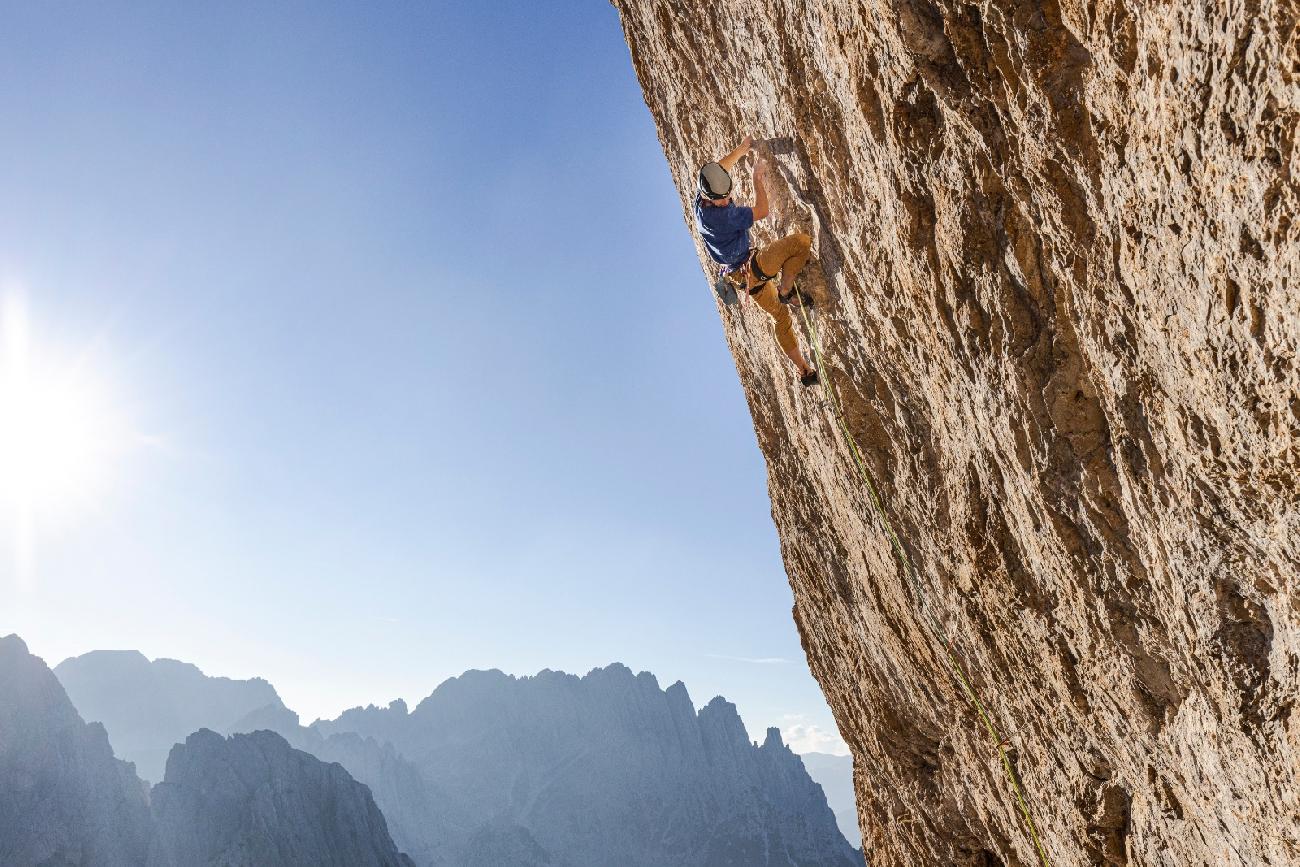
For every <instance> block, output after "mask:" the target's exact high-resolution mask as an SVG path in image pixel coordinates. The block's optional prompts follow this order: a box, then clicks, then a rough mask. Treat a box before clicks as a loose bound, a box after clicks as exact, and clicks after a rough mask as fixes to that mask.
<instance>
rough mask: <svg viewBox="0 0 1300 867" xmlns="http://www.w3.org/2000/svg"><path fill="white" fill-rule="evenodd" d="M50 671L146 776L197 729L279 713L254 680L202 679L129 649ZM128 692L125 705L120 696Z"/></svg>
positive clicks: (189, 669)
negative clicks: (110, 732)
mask: <svg viewBox="0 0 1300 867" xmlns="http://www.w3.org/2000/svg"><path fill="white" fill-rule="evenodd" d="M54 673H55V675H56V676H57V677H58V678H59V682H60V683H62V684H63V688H64V689H65V690H67V692H68V697H69V698H71V699H72V703H73V705H74V706H75V707H76V708H77V710H78V711H79V712H80V713H81V714H82V715H83V716H85V717H86V718H87V719H93V720H98V721H99V722H102V723H103V724H104V725H105V727H106V728H108V729H109V730H110V731H112V732H114V735H113V749H114V751H115V752H116V753H117V755H118V756H120V757H121V758H123V759H125V760H126V761H129V762H133V763H134V764H135V766H136V771H137V773H139V774H140V776H142V777H144V778H145V779H146V780H150V781H152V782H157V781H159V780H161V779H162V777H163V771H164V770H165V768H166V765H167V756H168V754H169V753H170V752H171V748H172V746H173V745H174V744H178V743H181V742H183V741H184V740H185V739H186V738H187V737H188V736H189V735H191V734H193V733H194V732H195V731H198V730H199V729H201V728H209V729H212V730H213V731H216V732H220V733H223V734H226V733H229V732H232V731H247V730H248V728H247V727H245V726H242V725H239V726H237V725H236V723H239V722H240V721H241V720H242V719H243V718H244V717H246V716H248V715H249V714H252V713H264V714H270V713H272V712H273V711H274V710H280V711H286V710H287V709H286V708H285V707H284V703H283V702H281V701H280V696H279V695H278V694H276V691H275V689H274V688H273V687H272V686H271V685H270V684H269V683H267V682H266V681H264V680H261V679H260V678H253V679H250V680H232V679H230V678H225V677H209V676H207V675H205V674H204V673H203V672H202V671H201V670H199V668H198V667H197V666H193V665H190V664H188V663H185V662H179V661H177V660H174V659H155V660H152V661H151V660H149V659H148V658H146V657H145V655H144V654H142V653H140V652H139V651H137V650H96V651H92V652H90V653H86V654H82V655H81V656H77V657H73V658H71V659H65V660H64V661H63V662H61V663H59V664H58V665H57V666H55V668H54ZM123 693H128V694H130V695H131V696H132V697H133V700H132V701H130V702H123V701H121V700H120V695H121V694H123Z"/></svg>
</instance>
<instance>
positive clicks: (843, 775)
mask: <svg viewBox="0 0 1300 867" xmlns="http://www.w3.org/2000/svg"><path fill="white" fill-rule="evenodd" d="M799 758H801V759H803V766H804V769H805V770H807V771H808V776H810V777H812V778H813V782H815V783H817V784H818V785H819V786H821V787H822V791H823V792H825V793H826V803H828V804H830V807H831V810H832V811H834V813H835V821H836V823H837V824H838V825H839V826H840V830H841V831H843V832H844V836H845V837H846V838H848V841H849V842H850V843H852V844H853V845H854V846H856V847H858V848H859V849H860V848H862V832H861V831H860V830H859V829H858V807H857V793H855V792H854V791H853V757H852V756H832V755H830V754H829V753H802V754H800V756H799Z"/></svg>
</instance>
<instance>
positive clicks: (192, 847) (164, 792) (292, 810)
mask: <svg viewBox="0 0 1300 867" xmlns="http://www.w3.org/2000/svg"><path fill="white" fill-rule="evenodd" d="M152 802H153V803H152V808H153V815H154V819H155V822H156V824H157V833H156V836H155V840H154V846H153V849H152V851H151V853H150V859H149V867H179V865H186V867H188V865H205V864H210V865H214V867H216V865H220V867H267V865H277V867H280V865H283V867H290V865H302V867H308V865H312V867H315V865H339V867H414V862H413V861H411V859H410V858H408V857H407V856H405V855H403V854H401V853H399V852H398V851H397V847H396V845H395V844H394V843H393V840H392V838H391V837H390V836H389V833H388V827H387V824H386V822H385V820H384V816H383V815H382V814H381V813H380V811H379V808H378V807H376V806H375V802H374V800H373V799H372V798H371V795H370V791H369V789H367V788H366V787H365V786H364V785H362V784H361V783H358V782H357V781H355V780H354V779H352V777H351V776H349V774H348V772H347V771H345V770H344V769H343V768H342V766H340V765H338V764H333V763H326V762H322V761H320V760H319V759H317V758H316V757H314V756H312V755H309V754H308V753H305V752H302V751H301V750H295V749H293V748H292V747H290V746H289V744H288V743H287V742H286V741H285V739H284V738H282V737H280V736H279V735H277V734H274V733H273V732H269V731H258V732H254V733H252V734H237V735H232V736H230V737H229V738H223V737H222V736H221V735H219V734H217V733H215V732H212V731H209V730H208V729H201V730H199V731H197V732H195V733H194V734H192V735H190V736H189V737H188V738H186V739H185V743H183V744H177V745H176V746H175V747H174V748H173V749H172V751H171V755H170V756H169V757H168V759H167V773H166V779H165V780H164V781H163V782H161V783H159V784H158V785H157V786H154V789H153V794H152Z"/></svg>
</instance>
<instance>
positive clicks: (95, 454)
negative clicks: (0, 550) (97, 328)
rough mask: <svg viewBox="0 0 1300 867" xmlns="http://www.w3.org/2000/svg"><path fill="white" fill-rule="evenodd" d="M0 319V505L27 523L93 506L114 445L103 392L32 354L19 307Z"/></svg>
mask: <svg viewBox="0 0 1300 867" xmlns="http://www.w3.org/2000/svg"><path fill="white" fill-rule="evenodd" d="M0 319H2V320H3V321H2V322H0V499H2V500H4V501H6V503H7V505H8V506H9V507H10V508H13V509H16V510H18V511H19V512H20V513H27V514H29V515H33V516H34V515H48V514H50V513H54V514H57V513H60V512H66V511H68V510H70V509H72V508H74V507H78V506H82V507H84V506H89V505H93V498H94V496H95V495H96V493H97V491H98V489H99V486H100V484H101V483H102V482H103V480H104V475H105V472H106V471H107V469H108V461H109V458H110V454H111V452H112V450H113V448H114V441H115V439H116V437H115V430H114V428H115V425H114V424H113V414H112V412H111V408H110V407H109V406H108V404H107V401H106V399H105V395H104V390H103V389H102V387H101V386H100V384H99V383H97V382H96V379H95V375H94V371H90V370H85V369H84V366H79V365H77V364H74V363H72V362H71V361H66V362H62V363H61V360H59V359H53V358H49V357H47V356H46V354H44V353H42V352H39V351H37V348H36V347H34V346H33V345H32V341H31V335H30V333H29V329H28V323H27V317H26V313H25V310H24V309H23V307H22V305H21V302H20V301H16V300H14V299H12V298H10V299H7V300H6V301H5V302H4V305H3V307H2V308H0Z"/></svg>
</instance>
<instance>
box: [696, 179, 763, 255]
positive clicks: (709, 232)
mask: <svg viewBox="0 0 1300 867" xmlns="http://www.w3.org/2000/svg"><path fill="white" fill-rule="evenodd" d="M695 225H696V226H697V227H698V228H699V230H700V237H701V238H702V239H703V240H704V246H705V247H706V248H707V249H708V251H709V255H710V256H712V257H713V261H715V262H717V263H718V264H719V265H738V264H740V263H741V262H743V261H745V257H746V256H748V255H749V227H750V226H752V225H754V209H753V208H746V207H742V206H740V205H737V204H736V203H735V202H728V203H727V204H726V205H725V206H723V207H721V208H718V207H714V206H713V205H706V204H704V199H701V198H699V197H698V196H697V197H696V199H695Z"/></svg>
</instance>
